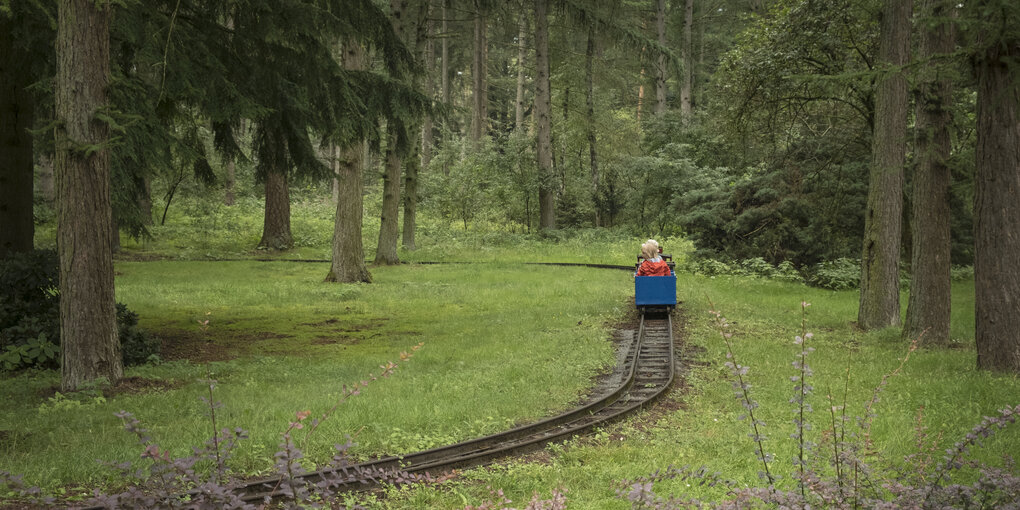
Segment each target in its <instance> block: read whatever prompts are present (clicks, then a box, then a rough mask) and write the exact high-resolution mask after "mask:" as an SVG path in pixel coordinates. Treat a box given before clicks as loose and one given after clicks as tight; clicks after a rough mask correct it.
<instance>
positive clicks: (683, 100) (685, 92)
mask: <svg viewBox="0 0 1020 510" xmlns="http://www.w3.org/2000/svg"><path fill="white" fill-rule="evenodd" d="M693 26H694V0H686V1H685V2H684V44H683V47H682V48H681V52H680V54H681V59H682V60H683V63H684V71H683V83H681V84H680V114H681V115H682V116H683V119H684V121H685V122H686V121H689V120H690V118H691V113H692V111H693V110H692V107H691V97H692V93H693V90H694V51H693V50H694V47H693V46H692V44H693V42H692V41H693V38H692V37H691V33H692V31H693V30H692V28H693Z"/></svg>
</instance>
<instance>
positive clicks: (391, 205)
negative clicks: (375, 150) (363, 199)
mask: <svg viewBox="0 0 1020 510" xmlns="http://www.w3.org/2000/svg"><path fill="white" fill-rule="evenodd" d="M392 128H393V127H392V125H391V126H390V129H392ZM389 137H390V139H389V147H387V148H386V168H385V171H384V172H383V201H382V216H381V223H380V225H379V244H378V245H377V246H376V249H375V261H374V263H375V264H382V265H390V264H399V263H400V258H399V257H398V256H397V236H398V232H397V225H398V223H397V216H398V215H399V214H400V167H401V165H402V164H403V159H402V158H401V157H400V156H398V155H397V149H396V147H394V145H396V143H397V135H396V134H394V133H390V135H389Z"/></svg>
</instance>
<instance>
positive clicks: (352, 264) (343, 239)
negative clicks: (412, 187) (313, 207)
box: [326, 41, 372, 283]
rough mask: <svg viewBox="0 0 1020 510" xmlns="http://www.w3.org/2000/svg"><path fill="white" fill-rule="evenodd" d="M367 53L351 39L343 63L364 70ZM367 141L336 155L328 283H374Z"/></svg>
mask: <svg viewBox="0 0 1020 510" xmlns="http://www.w3.org/2000/svg"><path fill="white" fill-rule="evenodd" d="M364 62H365V52H364V49H363V48H362V47H361V44H359V43H357V42H355V41H348V42H347V44H345V45H344V48H343V65H344V67H345V68H346V69H349V70H352V71H360V70H362V69H364ZM364 146H365V144H364V143H356V144H353V145H351V146H350V147H347V148H346V149H343V150H341V149H340V148H339V147H337V148H336V150H335V152H334V153H333V155H334V160H335V166H334V168H335V169H336V172H335V182H336V183H337V200H336V219H335V220H334V223H333V254H332V255H333V259H332V264H331V265H330V267H329V273H328V274H327V275H326V281H328V282H341V283H354V282H365V283H368V282H371V281H372V275H371V274H370V273H369V272H368V268H367V267H365V248H364V246H363V244H362V236H361V224H362V215H363V214H364V203H363V196H362V165H363V164H364V162H365V157H364V154H363V153H364Z"/></svg>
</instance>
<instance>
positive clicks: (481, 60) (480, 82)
mask: <svg viewBox="0 0 1020 510" xmlns="http://www.w3.org/2000/svg"><path fill="white" fill-rule="evenodd" d="M486 22H487V19H486V12H485V8H484V6H483V5H482V2H481V1H480V0H475V23H474V53H473V60H472V64H471V78H472V80H471V98H472V103H471V113H472V115H471V142H472V143H474V144H475V146H477V144H478V141H479V140H481V139H482V137H483V136H485V135H486V133H487V129H486V127H487V124H488V123H487V120H488V118H489V112H488V106H489V98H488V90H487V87H488V84H487V83H486V76H485V71H486V69H485V68H486V60H487V58H488V41H487V40H486Z"/></svg>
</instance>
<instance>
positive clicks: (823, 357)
mask: <svg viewBox="0 0 1020 510" xmlns="http://www.w3.org/2000/svg"><path fill="white" fill-rule="evenodd" d="M678 292H679V297H680V299H681V300H682V301H684V303H683V306H684V308H685V309H686V314H687V319H688V321H689V322H688V324H687V326H686V329H687V332H688V339H687V340H688V342H689V343H690V345H692V346H693V350H694V351H695V354H694V357H695V360H696V361H695V363H694V364H693V366H692V368H691V371H690V373H689V374H688V375H687V377H686V386H687V388H688V389H684V390H676V391H674V392H673V394H672V395H671V396H670V400H671V401H672V405H670V404H666V405H663V406H661V407H659V408H658V409H654V410H651V411H647V412H644V413H643V414H642V415H640V416H638V417H635V418H633V419H629V420H627V421H625V422H623V423H621V424H618V425H614V426H610V427H608V428H606V429H604V430H601V431H599V432H598V433H596V434H594V435H593V436H590V437H584V438H576V439H575V440H573V441H571V442H569V443H568V444H566V445H560V446H552V447H550V448H547V449H546V451H545V452H544V453H543V454H542V455H538V456H535V457H533V458H531V459H529V460H525V461H510V462H504V463H500V464H499V465H496V466H493V467H491V468H487V469H481V470H474V471H471V472H469V473H466V474H465V477H464V480H462V481H460V482H458V483H456V484H451V485H449V486H444V487H441V488H420V489H416V490H405V491H392V493H391V494H390V497H389V498H388V499H387V500H386V501H385V502H384V503H383V502H379V503H377V504H376V507H377V508H408V509H410V508H463V507H464V506H465V505H466V504H476V505H477V504H478V503H479V502H482V501H490V500H494V499H495V498H494V497H493V495H492V493H491V491H490V489H489V487H492V488H498V489H502V491H503V493H504V494H505V495H506V497H507V498H509V499H511V500H512V501H513V502H514V504H515V505H523V504H524V503H525V502H527V501H528V500H529V499H530V498H531V497H532V494H533V493H536V492H537V493H538V494H540V495H542V496H543V497H545V498H548V497H550V495H551V494H553V490H554V489H561V488H562V489H565V490H566V491H567V493H566V496H567V499H568V505H569V508H585V509H589V508H592V509H624V508H631V507H632V503H631V501H628V498H627V494H628V493H629V492H630V491H632V490H633V486H632V484H628V483H626V482H624V481H635V480H639V479H641V478H642V477H647V476H649V475H651V474H652V473H654V472H656V471H658V470H665V469H666V468H667V467H669V466H690V467H691V468H693V469H698V468H700V467H702V466H704V467H706V468H707V469H708V470H709V471H710V472H718V473H720V475H721V476H722V477H723V478H724V479H728V480H732V481H733V482H735V484H736V487H737V488H742V487H765V484H764V483H763V482H761V481H760V479H759V477H758V473H759V472H760V471H762V463H761V462H760V461H759V460H758V459H756V457H755V450H756V448H757V445H756V444H755V443H754V442H752V441H751V439H750V438H749V437H748V433H749V430H750V429H749V426H748V422H747V421H741V420H738V416H740V415H742V414H746V410H745V409H744V407H743V405H742V404H741V402H740V401H738V400H736V399H735V398H734V389H733V388H732V386H731V381H732V380H733V377H732V374H731V372H730V370H729V369H728V368H726V366H725V365H724V363H725V361H727V359H726V354H725V353H726V346H725V343H724V342H723V339H722V337H721V336H720V332H719V329H718V327H717V326H716V324H715V323H714V322H713V317H712V316H711V315H710V314H709V313H708V311H709V310H710V308H711V307H710V305H709V302H708V298H709V297H710V298H711V300H712V301H713V302H714V304H715V307H716V309H718V310H719V311H721V312H722V313H723V314H724V315H725V317H726V318H728V320H729V323H730V326H729V328H728V331H729V332H730V333H732V335H733V336H732V337H731V341H732V343H733V350H734V352H735V354H736V357H737V360H738V362H739V363H740V364H741V365H745V366H748V367H749V371H748V373H747V374H746V376H745V378H746V381H747V382H748V383H749V384H750V385H751V389H750V393H751V396H752V398H753V399H754V400H756V401H757V402H758V403H759V405H760V407H758V408H757V409H756V410H755V414H756V418H757V419H759V420H761V421H763V422H765V425H764V426H763V427H762V429H761V432H762V433H763V434H764V436H765V437H766V440H765V441H764V443H763V445H764V450H765V452H766V453H770V454H773V455H774V459H775V460H773V461H772V462H771V464H770V469H771V470H772V472H773V474H776V475H778V476H779V477H780V479H779V481H778V486H779V487H782V488H786V489H794V490H795V488H796V486H797V485H796V481H795V478H794V475H795V473H796V470H797V467H796V466H795V463H794V459H795V458H799V455H798V442H797V441H796V440H794V439H792V438H791V437H790V435H791V434H794V433H795V432H796V431H797V429H796V426H795V425H794V424H793V422H792V420H793V419H794V418H796V417H797V415H796V411H797V405H796V404H794V403H791V402H790V400H791V398H794V397H795V391H794V386H795V384H796V382H794V381H791V379H790V378H791V377H794V376H798V375H800V372H799V370H798V369H797V368H795V367H794V366H792V363H793V362H794V361H796V360H797V359H798V355H799V353H800V349H801V347H800V346H799V345H795V343H794V338H795V336H797V335H800V334H802V331H801V306H800V304H801V302H802V301H806V302H809V303H811V306H810V307H808V309H807V329H808V331H810V332H812V333H813V336H812V339H811V343H812V346H813V347H814V348H815V351H814V352H812V353H810V355H809V357H808V364H809V365H810V367H811V369H812V370H813V375H811V376H810V377H809V378H808V383H809V384H811V385H812V386H813V387H814V390H813V393H811V394H810V395H808V398H807V402H808V403H809V404H810V405H811V406H812V407H813V411H811V412H808V413H806V418H805V421H806V422H809V423H811V424H813V426H812V428H811V429H810V430H807V431H805V438H806V439H807V440H808V441H810V442H813V443H815V444H817V445H818V446H817V447H815V448H814V449H810V450H808V452H807V454H806V455H805V458H806V459H809V460H810V459H812V458H817V459H827V458H829V457H831V455H828V456H827V455H826V453H827V452H826V451H824V450H825V449H826V448H828V449H830V450H831V448H832V442H831V441H829V440H827V439H825V438H823V434H825V431H826V429H828V428H831V419H830V413H829V408H830V404H829V402H828V400H827V399H826V396H827V395H832V396H833V397H834V399H835V400H836V403H837V404H840V403H842V400H843V393H844V391H846V392H847V397H846V402H847V409H846V415H847V416H848V417H849V418H850V421H848V422H847V431H848V433H856V434H857V435H858V436H860V435H861V434H862V433H861V432H860V429H858V426H857V421H856V419H855V418H856V417H862V418H864V417H865V416H866V406H867V403H868V402H869V401H870V400H871V399H872V396H873V394H874V389H875V388H876V387H877V386H879V385H880V384H881V381H882V379H883V377H884V376H886V375H887V374H890V373H893V372H894V371H896V369H897V367H899V366H900V364H901V360H902V359H903V357H904V356H905V355H906V354H907V352H908V344H909V342H906V341H904V340H902V339H900V335H899V330H898V329H895V328H894V329H889V330H885V331H878V332H874V333H867V334H864V333H860V332H857V331H855V329H854V328H853V326H852V324H851V321H853V320H854V319H855V318H856V311H857V299H858V295H857V293H856V292H853V291H845V292H832V291H825V290H820V289H815V288H809V287H805V286H803V285H797V284H791V283H780V282H775V281H768V280H761V279H753V278H745V277H716V278H707V277H696V276H689V275H681V276H680V278H679V281H678ZM973 299H974V298H973V286H972V283H971V282H965V283H963V284H958V285H956V286H955V287H954V291H953V309H954V312H953V325H952V328H953V330H952V336H953V338H954V339H955V340H956V341H957V343H958V346H957V347H956V348H953V349H949V350H925V349H919V350H917V351H915V352H913V353H912V354H911V355H910V359H909V360H908V361H907V362H906V364H905V365H904V366H903V368H902V370H901V371H900V372H899V373H898V374H897V375H895V376H893V377H891V378H889V379H888V383H887V384H886V385H885V386H884V389H883V391H881V392H880V393H879V395H878V397H879V400H878V401H877V402H876V403H875V404H874V407H873V412H874V413H875V417H874V419H873V425H872V427H871V441H872V442H873V449H872V450H873V452H874V454H868V455H866V456H864V459H863V460H866V461H867V462H868V463H869V464H870V465H871V467H872V468H874V469H875V470H876V472H877V473H881V474H882V476H886V477H892V478H895V473H896V472H897V470H900V471H902V473H904V474H912V475H915V476H916V475H918V474H919V473H921V472H922V469H920V468H919V467H918V466H919V465H921V466H924V465H927V467H928V471H927V474H929V475H930V474H931V472H932V471H933V470H932V468H933V467H934V466H935V465H936V464H938V463H940V462H942V459H943V456H944V455H945V450H947V449H950V448H952V447H953V445H954V443H956V442H957V441H960V440H962V439H963V438H964V437H965V436H966V434H967V433H968V432H970V431H971V429H972V428H973V427H974V426H975V425H977V424H978V423H980V422H981V420H982V417H983V416H996V415H998V412H997V411H998V410H999V409H1002V408H1005V407H1007V406H1016V405H1017V404H1020V397H1018V395H1020V380H1017V378H1016V377H1012V376H1003V375H995V374H990V373H986V372H978V371H977V370H976V369H975V368H974V367H975V364H976V363H975V351H974V348H973V327H974V324H973ZM904 303H905V300H904ZM848 367H849V376H850V382H849V384H848V385H846V384H845V377H846V374H847V370H848ZM837 413H838V411H837ZM922 427H923V431H922V432H923V435H924V439H923V441H922V442H921V444H920V445H919V444H918V437H919V434H918V431H919V430H920V429H921V428H922ZM1018 453H1020V424H1014V425H1013V426H1011V427H1009V428H1006V429H1004V430H1002V431H1000V432H998V433H997V434H995V435H993V436H992V437H990V438H988V439H986V440H984V444H983V445H982V446H977V447H975V448H973V450H972V452H971V454H969V455H967V456H966V457H965V459H966V460H975V459H976V460H978V461H981V462H986V463H988V464H991V465H998V466H1002V465H1004V462H1005V461H1004V459H1003V457H1004V456H1007V455H1012V456H1014V457H1015V456H1016V455H1017V454H1018ZM910 455H914V458H913V461H912V462H913V463H911V462H907V461H905V458H906V457H907V456H910ZM536 461H537V462H536ZM820 463H821V465H823V466H824V465H825V461H824V460H821V461H820ZM1014 469H1015V468H1014ZM890 473H893V474H892V475H891V474H890ZM876 479H877V480H880V481H881V480H882V479H880V478H876ZM975 479H976V475H975V472H974V471H973V470H971V469H967V468H965V469H964V470H963V471H962V472H960V473H957V474H955V475H954V477H953V478H951V479H949V480H944V481H943V482H942V484H943V485H946V484H949V483H953V482H957V483H971V482H973V481H975ZM699 481H700V480H698V479H693V480H690V479H688V480H682V479H674V480H662V481H658V482H655V483H653V484H652V489H653V490H654V492H655V493H656V494H657V495H659V496H663V497H670V496H675V497H679V498H688V497H689V498H702V499H705V500H708V501H712V500H717V499H719V498H723V497H725V496H726V491H727V490H726V489H725V488H723V487H720V486H716V487H708V486H702V485H699ZM928 481H929V482H930V481H931V480H930V479H929V480H928ZM617 491H622V492H623V493H622V495H621V494H618V493H617ZM665 507H666V508H669V507H668V506H665ZM642 508H643V507H642Z"/></svg>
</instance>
